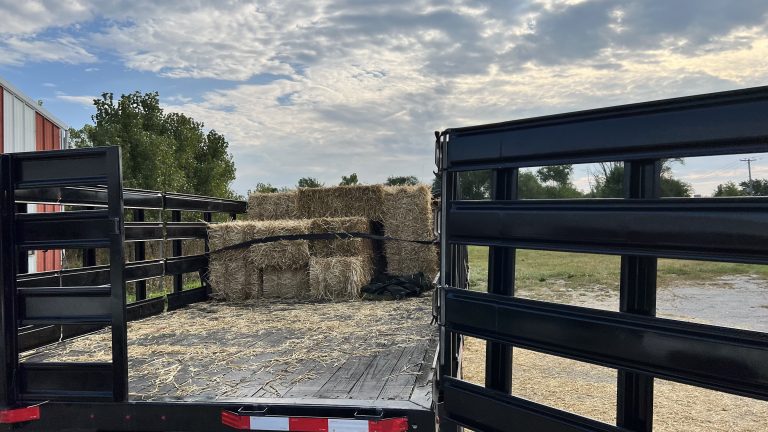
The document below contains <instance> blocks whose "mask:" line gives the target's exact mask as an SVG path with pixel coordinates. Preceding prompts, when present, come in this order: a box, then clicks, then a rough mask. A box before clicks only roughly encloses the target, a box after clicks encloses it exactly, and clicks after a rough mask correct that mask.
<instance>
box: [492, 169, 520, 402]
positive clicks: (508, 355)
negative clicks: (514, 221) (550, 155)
mask: <svg viewBox="0 0 768 432" xmlns="http://www.w3.org/2000/svg"><path fill="white" fill-rule="evenodd" d="M517 175H518V170H517V168H507V169H498V170H494V171H493V176H492V179H491V188H492V189H491V191H492V192H491V198H492V199H493V200H514V199H517ZM488 292H489V293H492V294H499V295H506V296H513V295H514V294H515V249H514V248H509V247H499V246H492V247H490V248H489V249H488ZM485 386H486V387H487V388H489V389H493V390H498V391H501V392H504V393H511V392H512V347H511V346H509V345H506V344H500V343H496V342H486V344H485Z"/></svg>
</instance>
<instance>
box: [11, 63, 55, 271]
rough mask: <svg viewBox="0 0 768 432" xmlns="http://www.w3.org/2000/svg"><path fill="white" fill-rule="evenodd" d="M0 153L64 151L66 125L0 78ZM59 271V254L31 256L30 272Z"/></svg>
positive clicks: (48, 208) (45, 207) (44, 209)
mask: <svg viewBox="0 0 768 432" xmlns="http://www.w3.org/2000/svg"><path fill="white" fill-rule="evenodd" d="M0 120H1V121H0V153H14V152H24V151H44V150H58V149H62V148H66V143H67V126H66V125H65V124H64V123H63V122H61V121H60V120H58V119H57V118H56V117H54V116H53V115H52V114H51V113H50V112H48V110H46V109H44V108H43V107H42V106H40V104H38V103H37V102H36V101H34V100H32V99H31V98H29V97H28V96H26V95H24V94H23V93H21V92H20V91H19V90H18V89H16V88H15V87H14V86H13V85H11V84H10V83H9V82H7V81H6V80H4V79H3V78H1V77H0ZM57 210H58V206H56V205H37V206H36V207H35V208H28V209H27V211H30V212H52V211H57ZM60 268H61V251H59V250H50V251H38V252H37V253H36V254H32V253H31V254H30V259H29V271H30V272H35V271H46V270H57V269H60Z"/></svg>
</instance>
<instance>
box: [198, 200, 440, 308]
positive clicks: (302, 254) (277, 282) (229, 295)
mask: <svg viewBox="0 0 768 432" xmlns="http://www.w3.org/2000/svg"><path fill="white" fill-rule="evenodd" d="M248 217H249V219H251V220H249V221H246V222H231V223H225V224H217V225H212V226H211V234H210V235H211V248H212V249H214V250H215V249H218V248H220V247H224V246H227V245H231V244H234V243H239V242H244V241H248V240H253V239H259V238H264V237H273V236H281V235H292V234H299V235H301V234H325V233H371V232H372V227H373V226H374V224H377V223H378V224H379V226H381V225H382V224H383V229H384V233H385V234H386V235H388V236H391V237H395V238H401V239H409V240H431V239H432V238H433V237H434V235H433V233H432V209H431V191H430V189H429V187H428V186H426V185H420V186H396V187H384V186H381V185H373V186H339V187H329V188H313V189H299V190H298V191H295V192H282V193H272V194H264V193H255V194H251V196H250V197H249V200H248ZM376 245H377V243H375V242H373V241H371V240H369V239H363V238H351V239H350V238H333V239H323V240H319V239H313V240H309V241H307V240H290V241H288V240H281V241H275V242H269V243H259V244H253V245H251V246H249V247H248V248H247V249H241V250H238V251H230V252H225V253H221V254H213V255H212V258H211V265H210V267H211V279H212V283H213V285H214V289H215V290H216V291H215V292H216V293H217V294H218V295H219V297H222V298H224V299H227V300H240V299H246V298H261V297H277V298H313V299H319V300H342V299H356V298H359V297H360V289H361V288H362V287H363V286H365V285H366V284H368V283H369V282H370V280H371V279H372V278H373V276H374V275H375V274H376V273H377V268H376V263H377V262H378V261H377V260H376V253H375V250H377V248H379V249H381V248H382V246H381V244H380V243H378V246H376ZM383 250H384V253H385V255H386V262H387V269H386V272H387V273H388V274H390V275H395V276H403V275H411V274H414V273H418V272H422V273H424V274H425V275H427V276H428V277H429V278H433V277H434V276H435V274H436V273H437V269H438V264H437V249H436V248H435V247H434V246H432V245H421V244H414V243H408V242H398V241H388V242H386V243H385V244H384V245H383ZM381 270H383V269H381Z"/></svg>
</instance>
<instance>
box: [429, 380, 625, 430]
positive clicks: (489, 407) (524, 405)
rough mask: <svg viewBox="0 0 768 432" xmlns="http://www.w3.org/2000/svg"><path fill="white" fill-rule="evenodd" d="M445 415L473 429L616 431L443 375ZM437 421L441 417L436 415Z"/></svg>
mask: <svg viewBox="0 0 768 432" xmlns="http://www.w3.org/2000/svg"><path fill="white" fill-rule="evenodd" d="M443 391H444V392H445V400H446V402H445V412H447V413H448V418H447V419H445V420H451V421H454V422H457V423H459V424H461V425H463V426H465V427H468V428H471V429H473V430H476V431H489V432H507V431H509V432H515V431H535V432H590V431H595V432H598V431H599V432H620V431H626V430H627V429H622V428H618V427H616V426H611V425H608V424H605V423H600V422H598V421H595V420H591V419H588V418H585V417H580V416H577V415H575V414H571V413H567V412H564V411H559V410H556V409H553V408H550V407H548V406H545V405H540V404H537V403H534V402H530V401H527V400H525V399H520V398H517V397H514V396H510V395H508V394H506V393H502V392H499V391H491V390H487V389H485V388H483V387H479V386H476V385H473V384H469V383H466V382H463V381H459V380H457V379H455V378H450V377H447V378H445V382H444V383H443ZM440 420H441V422H442V421H443V420H444V419H443V418H441V419H440Z"/></svg>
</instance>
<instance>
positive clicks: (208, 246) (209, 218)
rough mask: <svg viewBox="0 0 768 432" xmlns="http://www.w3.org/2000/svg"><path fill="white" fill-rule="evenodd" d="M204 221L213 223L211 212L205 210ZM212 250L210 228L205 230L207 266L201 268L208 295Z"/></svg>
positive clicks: (202, 280)
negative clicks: (209, 239) (209, 237)
mask: <svg viewBox="0 0 768 432" xmlns="http://www.w3.org/2000/svg"><path fill="white" fill-rule="evenodd" d="M203 221H205V223H211V221H213V215H212V214H211V212H203ZM210 251H211V244H210V242H209V241H208V230H206V232H205V267H203V268H201V269H200V285H202V286H204V287H205V291H206V292H207V293H208V295H210V294H211V281H210V279H209V278H208V276H209V275H210V274H209V271H210V266H209V263H210V260H211V257H210V255H209V252H210Z"/></svg>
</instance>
